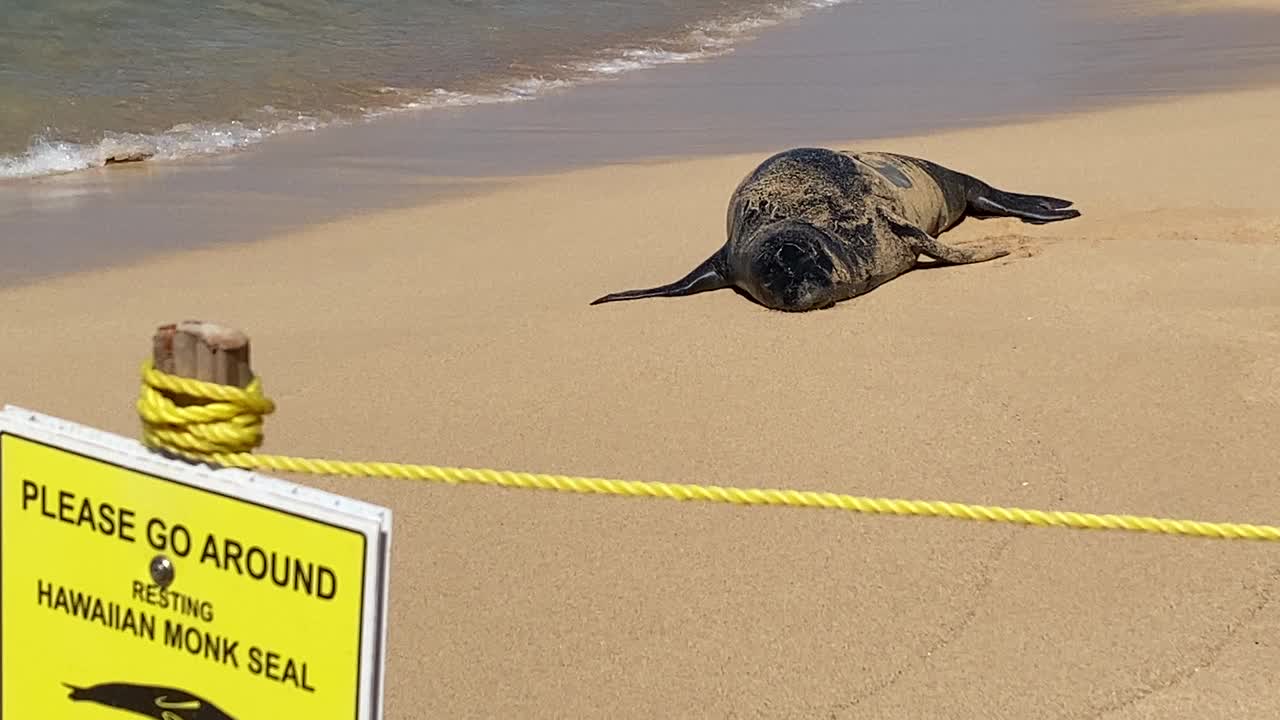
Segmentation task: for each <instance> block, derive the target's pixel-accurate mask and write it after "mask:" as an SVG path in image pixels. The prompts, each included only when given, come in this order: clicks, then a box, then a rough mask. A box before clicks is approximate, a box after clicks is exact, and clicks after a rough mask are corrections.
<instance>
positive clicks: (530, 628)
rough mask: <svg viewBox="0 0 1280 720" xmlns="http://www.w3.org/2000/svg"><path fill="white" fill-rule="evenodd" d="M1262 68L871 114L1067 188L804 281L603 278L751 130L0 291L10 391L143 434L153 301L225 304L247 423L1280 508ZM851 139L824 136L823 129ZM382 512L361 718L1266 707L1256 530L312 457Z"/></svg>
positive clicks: (1040, 497)
mask: <svg viewBox="0 0 1280 720" xmlns="http://www.w3.org/2000/svg"><path fill="white" fill-rule="evenodd" d="M1278 123H1280V91H1277V90H1255V91H1247V92H1238V93H1230V94H1221V95H1215V96H1205V97H1199V98H1192V99H1184V100H1174V101H1169V102H1166V103H1161V104H1153V105H1146V106H1140V107H1134V108H1125V109H1114V110H1107V111H1102V112H1091V113H1083V114H1077V115H1072V116H1065V117H1060V118H1055V119H1050V120H1045V121H1040V122H1036V123H1029V124H1019V125H1010V126H1006V127H996V128H986V129H978V130H965V131H957V132H949V133H941V134H933V135H930V136H926V137H906V138H900V139H894V140H878V141H876V142H875V147H877V148H883V149H890V150H894V151H898V152H905V153H913V154H918V155H921V156H925V157H929V158H931V159H934V160H937V161H939V162H942V163H945V164H950V165H952V166H954V167H957V168H960V169H963V170H966V171H969V172H972V173H974V174H976V175H979V176H980V177H983V178H985V179H987V180H989V181H990V182H992V183H994V184H998V185H1000V186H1003V187H1008V188H1013V189H1018V190H1025V191H1030V192H1044V193H1050V194H1056V195H1060V196H1064V197H1069V198H1071V199H1073V200H1075V201H1076V202H1077V203H1078V207H1079V208H1081V210H1082V211H1083V213H1084V216H1083V217H1081V218H1079V219H1077V220H1073V221H1070V222H1066V223H1060V224H1056V225H1049V226H1042V227H1035V226H1028V225H1023V224H1020V223H1018V222H1016V221H1010V220H987V221H976V220H969V221H966V222H965V223H964V224H963V225H962V226H961V227H960V228H958V229H956V230H955V231H953V232H952V233H950V234H948V236H947V237H948V238H949V239H950V240H952V241H957V242H972V241H978V240H982V239H983V238H989V237H993V236H1004V237H1005V238H1006V241H1008V242H1011V243H1014V244H1016V245H1017V246H1018V247H1019V248H1020V250H1019V252H1017V253H1015V254H1014V255H1013V256H1011V257H1009V258H1005V259H1001V260H997V261H994V262H991V263H987V264H982V265H974V266H968V267H959V268H940V269H931V270H921V271H916V272H913V273H910V274H908V275H906V276H903V277H902V278H899V279H898V280H895V281H893V282H891V283H890V284H888V285H886V286H884V287H882V288H880V289H878V290H876V291H874V292H873V293H871V294H870V295H867V296H865V297H863V298H860V299H857V300H854V301H851V302H848V303H844V304H841V305H839V306H837V307H836V308H834V309H831V310H827V311H822V312H814V313H809V314H804V315H791V314H781V313H774V312H769V311H766V310H763V309H761V308H759V307H757V306H755V305H753V304H751V303H749V302H747V301H746V300H744V299H743V298H741V297H739V296H737V295H736V294H734V293H732V292H729V291H721V292H714V293H707V294H703V295H698V296H694V297H690V298H683V299H678V300H654V301H644V302H635V303H624V304H618V305H607V306H600V307H588V305H587V303H588V302H589V301H590V300H591V299H593V298H595V297H597V296H598V295H600V294H602V293H604V292H608V291H612V290H616V289H620V288H625V287H633V286H639V285H644V284H650V283H654V282H657V281H665V280H667V279H671V278H674V277H677V276H678V275H680V274H682V273H683V272H684V271H685V270H687V269H688V268H689V267H691V266H692V264H694V263H696V262H697V261H699V260H701V258H702V257H704V256H705V255H706V254H707V253H708V252H709V251H710V250H711V249H713V248H714V247H716V246H718V245H719V243H720V242H722V240H723V223H724V217H723V212H724V202H725V201H726V199H727V197H728V193H729V191H730V190H731V189H732V187H733V185H734V184H735V183H736V182H737V180H738V179H739V178H740V177H741V175H742V174H743V173H745V172H746V171H747V170H749V169H750V167H751V166H753V165H754V164H755V163H756V162H757V161H758V160H759V159H760V156H759V155H754V154H753V155H734V156H723V157H715V158H702V159H696V160H689V161H672V162H661V163H647V164H632V165H622V166H613V167H605V168H595V169H587V170H582V171H575V172H570V173H564V174H556V175H552V176H546V177H539V178H531V179H527V180H521V181H518V182H515V183H512V184H510V185H508V186H506V187H503V188H501V189H499V190H496V191H492V192H488V193H481V194H475V195H471V196H467V197H463V198H456V199H451V200H447V201H443V202H440V203H435V204H432V205H428V206H424V207H420V208H414V209H409V210H396V211H393V212H387V213H382V214H376V215H371V216H366V217H360V218H356V219H352V220H346V221H340V222H336V223H332V224H329V225H325V226H322V227H318V228H313V229H310V230H307V231H304V232H301V233H297V234H292V235H288V236H282V237H278V238H276V239H273V240H271V241H268V242H263V243H256V244H251V245H234V246H228V247H222V248H216V249H212V250H202V251H197V252H190V253H183V254H178V255H174V256H170V257H166V258H160V259H155V260H151V261H147V262H144V263H142V264H138V265H134V266H130V267H124V268H116V269H111V270H105V271H95V272H87V273H82V274H76V275H70V276H66V277H63V278H59V279H54V280H50V281H47V282H43V283H40V284H37V285H32V286H29V287H24V288H16V289H10V290H6V291H3V292H0V302H3V305H4V307H6V308H8V312H7V317H6V321H5V328H6V329H5V335H6V337H5V340H6V341H5V342H4V343H3V345H0V363H2V364H3V366H4V367H6V368H8V369H9V370H8V372H6V373H5V374H4V375H3V377H2V378H0V399H3V401H4V402H10V403H16V404H21V405H23V406H26V407H31V408H34V409H39V410H41V411H43V412H48V413H51V414H55V415H61V416H64V417H67V418H69V419H72V420H76V421H79V422H84V423H88V424H91V425H95V426H98V427H101V428H104V429H107V430H111V431H114V432H119V433H122V434H125V435H129V436H134V435H135V434H136V429H137V420H136V418H135V417H134V415H133V406H132V402H133V399H134V397H135V394H136V392H137V387H136V372H137V365H138V363H139V362H140V360H141V359H142V358H143V357H144V356H145V353H146V352H148V348H149V345H148V342H149V337H150V332H151V330H152V329H153V327H154V326H155V325H157V324H160V323H163V322H167V321H172V320H177V319H182V318H187V317H202V318H206V319H214V320H218V321H221V322H225V323H228V324H232V325H235V326H239V327H241V328H244V329H245V330H246V331H248V332H249V333H250V334H251V335H252V337H253V341H254V349H255V366H256V367H257V369H258V371H259V372H260V373H261V374H262V376H263V377H264V381H265V384H266V389H267V392H268V393H269V394H270V395H271V396H272V397H273V398H274V399H275V400H276V401H277V402H278V403H279V404H280V409H279V411H278V412H277V413H276V414H275V415H274V416H272V417H271V418H270V419H269V421H268V427H267V437H268V440H267V445H266V447H265V448H264V450H265V451H270V452H286V453H292V454H302V455H319V456H336V457H342V458H359V459H366V458H377V459H385V460H401V461H410V462H424V463H433V464H441V465H444V464H452V465H462V466H472V467H477V466H478V467H493V468H502V469H515V470H528V471H544V472H559V473H567V474H585V475H597V476H605V477H616V478H625V479H637V480H668V481H683V482H697V483H707V484H710V483H715V484H734V485H739V486H781V487H789V488H799V489H813V490H831V491H839V492H848V493H854V494H863V495H874V496H888V497H901V498H921V499H945V500H953V501H958V502H973V503H986V504H1003V505H1014V506H1021V507H1028V508H1038V509H1070V510H1081V511H1093V512H1117V513H1139V514H1153V515H1164V516H1173V517H1186V518H1194V519H1201V520H1230V521H1239V522H1259V523H1276V522H1278V521H1280V516H1277V514H1276V512H1275V510H1274V507H1273V505H1274V503H1273V502H1272V499H1273V498H1274V482H1275V481H1276V468H1277V467H1280V445H1277V444H1276V443H1274V442H1272V441H1271V437H1272V436H1273V435H1274V428H1275V427H1276V423H1277V422H1278V421H1280V361H1277V357H1280V290H1277V284H1276V278H1277V276H1278V275H1280V246H1278V245H1277V242H1276V241H1277V237H1280V200H1277V198H1278V197H1280V193H1278V192H1277V191H1278V190H1280V170H1278V169H1277V168H1280V146H1278V145H1277V144H1276V143H1275V142H1274V139H1273V136H1272V132H1271V130H1270V128H1273V127H1276V126H1277V124H1278ZM832 144H833V145H838V146H841V147H862V146H863V144H862V143H859V142H857V141H856V139H847V140H846V141H844V142H833V143H832ZM303 481H304V482H308V483H314V484H316V485H318V486H321V487H324V488H327V489H331V490H335V491H338V492H342V493H345V494H349V495H352V496H355V497H358V498H362V499H367V500H371V501H374V502H378V503H384V504H387V505H389V506H390V507H392V508H393V510H394V512H395V513H396V538H395V553H394V576H393V578H392V615H391V626H390V627H391V630H390V640H389V643H390V645H389V655H388V672H389V681H388V686H387V696H386V697H387V711H388V717H392V718H423V717H458V718H461V717H476V718H480V717H485V718H488V717H522V718H524V717H528V718H534V717H609V718H623V717H628V718H629V717H634V718H653V717H673V718H674V717H690V718H692V717H719V718H729V717H734V718H748V717H770V718H775V717H788V718H790V717H797V718H799V717H805V718H845V717H848V718H854V717H857V718H871V717H876V718H880V717H883V718H891V717H892V718H901V717H955V718H967V717H999V718H1026V717H1029V716H1031V717H1051V718H1085V717H1106V718H1143V717H1168V716H1173V717H1193V716H1194V717H1206V718H1214V717H1224V718H1225V717H1258V718H1262V717H1270V716H1272V715H1274V714H1275V713H1276V712H1277V711H1280V685H1277V684H1276V683H1275V682H1274V680H1273V679H1272V678H1271V673H1270V670H1269V668H1271V667H1274V665H1275V663H1276V662H1277V661H1278V660H1280V643H1277V640H1276V637H1277V631H1280V608H1277V606H1276V605H1275V604H1274V603H1273V602H1272V599H1273V597H1274V596H1275V594H1276V592H1277V580H1278V578H1280V570H1278V567H1280V566H1277V563H1276V561H1275V558H1274V553H1275V550H1274V548H1272V547H1270V546H1269V545H1264V544H1250V543H1245V542H1219V541H1207V540H1194V539H1187V538H1177V537H1166V536H1144V535H1136V534H1128V533H1087V532H1079V531H1070V530H1050V529H1018V528H1011V527H1007V526H993V525H981V524H977V523H967V522H960V521H947V520H929V519H893V518H879V517H869V516H860V515H853V514H846V513H841V512H822V511H809V510H788V509H744V508H737V507H722V506H710V505H700V504H681V503H673V502H665V501H656V500H625V499H611V498H595V497H576V496H567V495H559V494H552V493H542V492H536V491H501V490H492V489H482V488H467V487H462V488H459V487H442V486H428V485H416V484H408V483H402V482H393V481H366V480H339V479H303Z"/></svg>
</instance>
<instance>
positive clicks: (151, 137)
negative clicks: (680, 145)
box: [0, 0, 849, 179]
mask: <svg viewBox="0 0 1280 720" xmlns="http://www.w3.org/2000/svg"><path fill="white" fill-rule="evenodd" d="M848 1H849V0H798V1H795V2H788V3H784V4H778V5H774V6H771V7H768V8H766V9H764V10H761V11H757V12H755V13H753V14H750V15H745V16H741V17H732V18H722V19H719V20H711V21H706V22H702V23H697V24H695V25H692V26H690V27H688V28H686V30H685V31H684V32H683V33H677V34H676V35H674V36H673V37H671V38H668V39H665V40H655V41H653V42H650V43H646V44H643V45H639V44H637V45H633V46H624V47H614V48H608V49H605V50H602V51H600V52H598V53H595V54H594V56H593V57H592V58H590V59H586V60H578V61H575V62H572V63H566V64H564V65H562V66H561V67H560V68H559V69H558V70H559V72H558V73H557V74H556V75H554V76H552V77H524V78H512V79H510V80H508V81H506V82H504V83H499V84H498V85H497V89H496V90H489V91H485V92H469V91H464V90H455V89H449V88H435V89H432V90H429V91H426V92H422V91H413V90H406V89H403V88H394V87H384V88H380V90H379V94H381V95H383V96H392V97H394V98H396V99H395V100H392V101H391V102H390V103H389V104H388V105H386V106H383V107H378V108H374V109H370V110H367V111H366V112H364V113H363V115H362V117H363V118H364V119H371V118H376V117H379V116H382V115H386V114H388V113H394V112H403V111H409V110H422V109H430V108H441V107H463V106H471V105H485V104H494V103H510V102H521V101H524V100H530V99H533V98H537V97H541V96H543V95H545V94H546V93H547V92H550V91H555V90H561V89H564V88H568V87H572V86H575V85H580V84H583V83H590V82H599V81H607V80H608V79H610V78H613V77H617V76H618V75H621V74H624V73H630V72H635V71H640V70H646V69H649V68H654V67H658V66H661V65H669V64H676V63H688V62H698V61H703V60H707V59H710V58H714V57H718V56H721V55H724V54H727V53H730V52H732V51H733V48H734V46H735V45H737V44H738V43H740V42H742V41H743V40H746V39H749V38H751V37H753V36H754V35H755V34H757V33H758V32H759V31H761V30H763V29H765V28H768V27H771V26H774V25H777V24H778V23H781V22H784V21H786V20H789V19H792V18H795V17H799V16H801V15H803V14H804V13H806V12H808V11H810V10H814V9H822V8H828V7H832V6H835V5H840V4H842V3H845V2H848ZM261 114H262V116H263V117H264V118H265V119H264V120H262V121H259V122H256V123H254V122H232V123H223V124H215V123H192V124H182V125H177V126H174V127H172V128H170V129H168V130H166V131H164V132H161V133H156V134H136V133H110V134H108V135H106V136H105V137H104V138H103V139H102V140H100V141H99V142H96V143H92V144H78V143H72V142H66V141H63V140H59V139H57V134H56V132H53V131H49V132H47V133H45V134H44V135H42V136H39V137H36V138H34V139H33V141H32V142H31V144H30V146H29V147H28V148H27V150H26V152H24V153H23V154H21V155H17V156H0V179H4V178H10V179H18V178H33V177H40V176H45V175H54V174H60V173H68V172H76V171H79V170H85V169H89V168H95V167H101V166H102V165H104V164H106V162H107V160H108V159H110V158H112V157H119V156H121V155H129V154H138V155H143V156H147V157H148V158H149V159H151V160H176V159H180V158H187V157H193V156H201V155H216V154H220V153H224V152H228V151H234V150H240V149H243V148H246V147H248V146H251V145H254V144H256V143H259V142H262V141H263V140H265V139H267V138H269V137H272V136H274V135H278V134H281V133H287V132H298V131H309V130H315V129H318V128H321V127H325V126H329V125H334V124H339V123H344V122H348V120H344V119H338V118H325V119H320V118H316V117H311V116H306V115H294V116H291V117H287V118H283V119H282V118H281V117H280V113H278V112H276V111H275V110H274V108H263V110H262V113H261Z"/></svg>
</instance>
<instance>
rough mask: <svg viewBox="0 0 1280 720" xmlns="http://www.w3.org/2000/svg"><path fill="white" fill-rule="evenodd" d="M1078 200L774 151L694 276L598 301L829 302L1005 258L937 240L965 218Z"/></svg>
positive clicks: (899, 160)
mask: <svg viewBox="0 0 1280 720" xmlns="http://www.w3.org/2000/svg"><path fill="white" fill-rule="evenodd" d="M1071 204H1072V203H1071V202H1070V201H1067V200H1062V199H1059V198H1054V197H1047V196H1043V195H1024V194H1020V193H1012V192H1005V191H1003V190H997V189H996V188H993V187H991V186H990V185H988V184H986V183H985V182H983V181H981V180H978V179H977V178H974V177H971V176H969V175H965V174H964V173H960V172H957V171H955V170H950V169H948V168H945V167H942V166H940V165H937V164H935V163H932V162H929V161H928V160H922V159H919V158H914V157H908V156H905V155H896V154H892V153H883V152H849V151H837V150H828V149H825V148H793V149H791V150H785V151H783V152H780V153H777V154H775V155H773V156H771V157H769V158H768V159H766V160H765V161H764V162H762V163H760V165H759V166H757V167H756V168H755V170H753V171H752V172H751V173H750V174H748V175H747V176H746V177H745V178H743V180H742V181H741V182H740V183H739V184H738V187H737V188H736V189H735V190H734V192H733V195H732V197H731V198H730V200H729V212H728V218H727V230H728V240H727V241H726V242H725V244H724V245H723V246H721V248H720V249H719V250H717V251H716V252H715V254H713V255H712V256H711V257H709V258H707V259H706V260H705V261H704V262H703V263H702V264H701V265H699V266H698V267H697V268H695V269H694V270H693V271H692V272H690V273H689V274H688V275H686V276H685V277H683V278H681V279H680V280H677V281H676V282H673V283H670V284H668V285H662V286H659V287H654V288H648V289H643V290H627V291H624V292H617V293H613V294H610V295H605V296H604V297H602V298H599V299H597V300H595V301H594V302H592V303H591V304H592V305H598V304H600V303H605V302H614V301H617V300H635V299H638V298H648V297H676V296H682V295H692V294H693V293H698V292H704V291H707V290H716V289H720V288H727V287H737V288H739V289H740V290H743V291H745V292H746V293H747V294H748V295H749V296H751V297H752V298H753V299H755V300H756V302H758V303H760V304H761V305H764V306H765V307H768V308H772V309H775V310H785V311H791V312H802V311H806V310H814V309H819V308H826V307H830V306H832V305H834V304H835V303H837V302H839V301H841V300H847V299H849V298H852V297H854V296H857V295H862V294H864V293H867V292H870V291H871V290H873V289H874V288H876V287H878V286H879V285H882V284H884V283H885V282H888V281H889V280H892V279H893V278H895V277H897V276H899V275H902V274H903V273H905V272H907V271H909V270H911V269H912V268H914V267H916V265H917V263H918V261H919V256H920V255H924V256H926V257H929V258H932V259H933V260H935V261H937V262H939V263H942V264H947V265H959V264H967V263H978V262H985V261H987V260H994V259H995V258H998V257H1003V256H1005V255H1007V254H1009V251H1008V250H1006V249H992V250H973V249H966V248H959V247H952V246H948V245H944V244H942V243H940V242H939V241H938V240H937V237H938V235H940V234H941V233H943V232H945V231H947V230H949V229H951V228H952V227H955V226H956V225H957V224H959V223H960V222H961V221H962V220H963V219H964V218H965V217H968V216H973V217H1015V218H1019V219H1021V220H1023V221H1025V222H1028V223H1035V224H1042V223H1048V222H1055V221H1058V220H1067V219H1070V218H1073V217H1078V216H1079V215H1080V211H1078V210H1071V209H1068V208H1069V207H1070V206H1071Z"/></svg>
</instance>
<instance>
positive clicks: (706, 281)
mask: <svg viewBox="0 0 1280 720" xmlns="http://www.w3.org/2000/svg"><path fill="white" fill-rule="evenodd" d="M719 255H720V254H719V253H716V254H715V255H713V256H711V257H709V258H707V259H706V260H704V261H703V263H702V264H701V265H699V266H698V267H696V268H694V269H693V272H691V273H689V274H688V275H685V276H684V277H682V278H680V279H679V280H677V281H675V282H673V283H670V284H668V285H659V286H658V287H654V288H646V289H643V290H624V291H622V292H616V293H612V294H609V295H605V296H604V297H602V298H599V299H596V300H593V301H592V302H591V304H592V305H599V304H600V303H607V302H616V301H618V300H639V299H641V298H652V297H680V296H682V295H692V294H694V293H700V292H706V291H708V290H719V289H721V288H727V287H729V286H730V285H732V284H733V283H731V282H729V281H728V279H726V278H725V276H724V273H722V272H721V271H720V258H719Z"/></svg>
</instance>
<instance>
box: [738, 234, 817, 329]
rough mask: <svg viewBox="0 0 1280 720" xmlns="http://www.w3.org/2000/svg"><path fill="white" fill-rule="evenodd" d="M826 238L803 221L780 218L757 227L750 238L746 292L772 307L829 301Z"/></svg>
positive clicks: (810, 306)
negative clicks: (750, 250)
mask: <svg viewBox="0 0 1280 720" xmlns="http://www.w3.org/2000/svg"><path fill="white" fill-rule="evenodd" d="M830 242H831V240H830V238H828V237H827V235H826V234H825V233H824V232H823V231H821V230H819V229H818V228H816V227H814V226H813V225H810V224H809V223H807V222H802V221H797V220H783V221H780V222H776V223H772V224H770V225H766V226H764V227H762V228H760V229H759V230H757V231H756V233H755V236H754V237H753V238H752V242H751V245H752V246H753V252H752V253H751V260H750V263H751V265H750V268H749V270H750V272H749V273H748V275H749V277H750V278H751V280H752V282H751V283H749V285H750V286H751V287H750V289H749V292H751V294H752V295H753V296H754V297H755V299H756V300H757V301H758V302H760V303H761V304H762V305H765V306H766V307H771V308H773V309H775V310H791V311H797V312H801V311H805V310H814V309H818V308H823V307H826V306H828V305H830V304H832V303H833V302H834V301H835V298H834V297H833V290H834V285H835V283H834V281H833V280H832V277H831V276H832V273H833V272H834V269H835V268H834V265H833V263H832V261H831V255H830V253H828V252H827V247H828V246H829V244H830Z"/></svg>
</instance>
